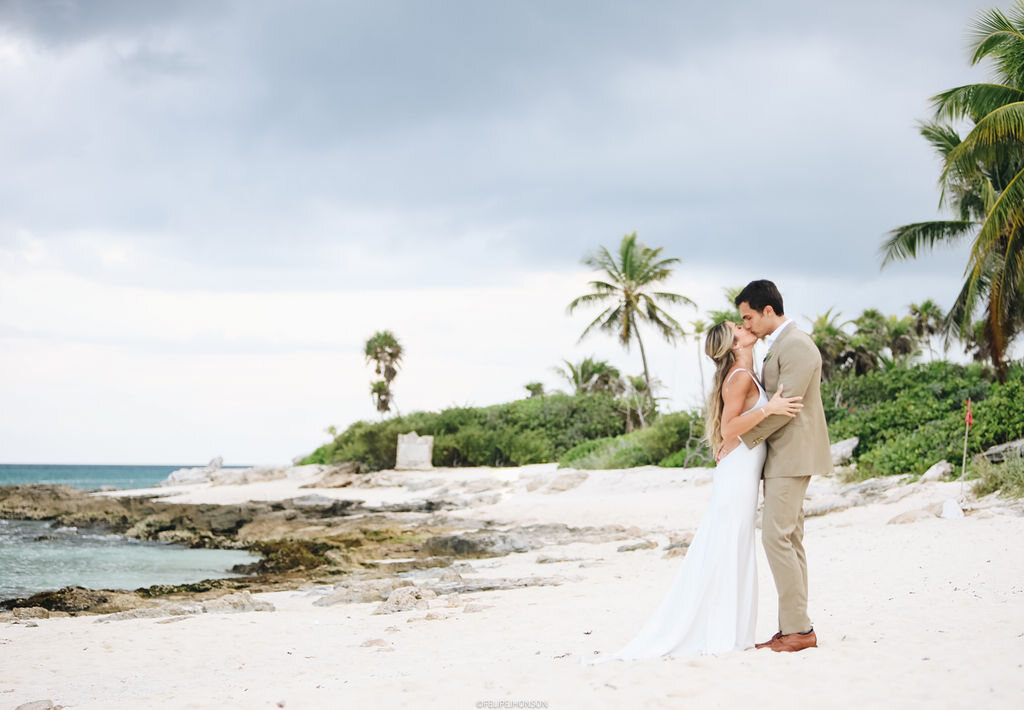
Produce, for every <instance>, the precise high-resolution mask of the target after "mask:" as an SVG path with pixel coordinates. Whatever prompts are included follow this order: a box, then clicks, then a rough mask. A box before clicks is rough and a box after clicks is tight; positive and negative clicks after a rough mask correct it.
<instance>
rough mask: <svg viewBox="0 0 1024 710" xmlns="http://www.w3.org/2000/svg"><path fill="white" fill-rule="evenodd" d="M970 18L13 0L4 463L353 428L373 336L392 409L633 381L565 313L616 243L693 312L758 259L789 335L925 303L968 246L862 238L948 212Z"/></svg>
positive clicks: (817, 6)
mask: <svg viewBox="0 0 1024 710" xmlns="http://www.w3.org/2000/svg"><path fill="white" fill-rule="evenodd" d="M993 6H996V5H993V1H992V0H990V1H989V2H975V1H971V0H901V1H900V2H896V3H893V2H889V1H886V2H883V1H882V0H862V1H861V2H858V3H821V2H812V1H806V2H803V1H799V0H780V1H779V2H774V3H764V2H760V1H754V0H731V1H729V0H727V1H724V2H720V3H715V4H710V3H703V2H691V1H687V2H682V1H677V2H635V3H623V2H594V1H588V2H582V1H580V2H550V1H549V2H481V1H480V0H465V1H462V2H414V1H413V0H406V1H404V2H386V1H381V2H374V3H368V2H341V1H337V0H335V1H330V2H328V1H326V0H325V1H323V2H307V1H301V2H300V1H297V0H289V1H288V2H284V1H283V0H282V1H279V2H269V1H260V0H246V1H244V2H243V1H241V0H237V1H230V0H194V1H188V0H183V1H180V2H174V1H167V0H164V1H161V2H155V1H154V2H143V1H140V0H91V1H89V2H84V1H83V2H79V1H77V0H23V1H20V2H18V1H10V0H7V1H5V0H0V105H2V106H3V109H2V110H0V165H2V169H0V462H55V463H69V462H83V463H119V462H125V463H195V462H205V461H206V460H208V459H210V458H212V457H213V456H216V455H222V456H224V458H225V461H226V463H228V464H247V463H278V462H286V461H288V460H290V459H291V458H292V457H293V456H295V455H298V454H303V453H306V452H308V451H310V450H312V449H313V448H314V447H315V446H317V445H318V444H320V443H322V442H324V441H325V440H326V439H327V437H326V435H325V434H324V431H323V430H324V428H325V427H326V426H328V425H331V424H333V425H336V426H338V427H339V428H343V427H345V426H347V425H348V424H349V423H351V422H353V421H355V420H358V419H360V418H374V417H375V416H376V415H375V412H374V409H373V405H372V402H371V399H370V396H369V382H370V379H371V374H372V373H371V371H370V369H369V368H367V367H366V365H365V363H364V361H363V357H362V344H363V343H364V342H365V340H366V338H367V337H369V336H370V335H372V334H373V332H374V331H376V330H379V329H384V328H388V329H391V330H393V331H394V332H395V333H396V335H397V336H398V337H399V339H400V340H401V342H402V343H403V345H404V347H405V351H406V362H405V365H404V367H403V368H402V370H401V371H400V374H399V376H398V378H397V379H396V380H395V383H394V390H395V398H396V403H397V405H398V407H399V409H400V410H401V411H403V412H405V411H411V410H415V409H438V408H441V407H445V406H448V405H452V404H460V405H461V404H479V405H486V404H492V403H496V402H502V401H508V400H510V399H515V398H518V397H520V396H522V395H523V394H525V390H524V389H523V385H524V384H525V383H527V382H529V381H532V380H541V381H543V382H545V383H546V384H547V385H548V386H549V388H554V387H557V386H558V381H557V376H556V375H555V374H554V373H553V372H552V369H551V368H552V367H553V366H555V365H557V364H560V362H561V360H562V359H563V358H568V359H571V360H578V359H580V358H582V357H584V356H586V355H596V356H598V357H603V358H607V359H609V360H612V361H613V362H614V363H615V364H616V365H618V366H619V367H620V368H621V369H623V370H624V371H626V372H630V373H638V372H639V371H640V369H641V366H640V360H639V353H638V351H636V350H635V349H634V350H633V351H632V352H626V351H625V350H623V349H622V348H620V347H619V346H618V345H617V344H616V343H615V342H614V341H613V340H612V339H611V338H609V337H607V336H603V335H595V336H591V337H590V338H588V339H587V340H586V341H584V342H583V343H579V344H577V342H576V341H577V337H578V335H579V333H580V332H582V330H583V328H584V327H585V325H586V323H587V322H589V319H588V318H587V315H588V313H586V312H581V313H579V314H577V315H576V316H572V317H570V316H568V315H566V313H565V306H566V304H567V303H568V302H569V301H570V300H571V299H572V298H573V297H575V296H576V295H579V294H580V293H582V292H584V291H585V290H586V282H587V280H588V279H589V278H590V274H589V273H588V272H587V270H586V269H585V268H584V267H583V266H581V264H580V259H581V257H582V256H583V255H584V254H586V253H587V252H589V251H591V250H592V249H594V248H595V247H596V246H597V245H600V244H604V245H607V246H609V247H613V246H614V245H616V244H617V243H618V241H619V240H620V239H621V237H622V235H623V234H625V233H628V232H632V231H638V232H639V235H640V239H641V240H642V241H644V242H646V243H647V244H649V245H651V246H661V247H664V249H665V251H664V254H665V255H666V256H674V257H679V258H680V259H681V260H682V264H681V266H680V268H679V269H678V272H677V275H676V277H675V278H674V279H673V281H672V283H671V284H670V286H671V288H672V290H675V291H677V292H679V293H683V294H685V295H687V296H689V297H690V298H692V299H694V300H695V301H697V302H698V304H699V310H694V309H677V310H676V311H674V312H675V315H676V316H677V317H678V318H679V319H680V320H682V321H689V320H692V319H694V318H696V317H698V315H699V314H700V313H701V312H703V311H704V310H707V309H710V308H718V307H721V306H723V305H724V304H725V301H724V299H723V297H722V295H721V293H722V288H723V287H727V286H742V285H743V284H744V283H745V282H747V281H748V280H750V279H753V278H763V277H767V278H772V279H774V280H775V281H776V282H777V283H778V285H779V286H780V288H781V289H782V292H783V294H784V296H785V297H786V303H787V312H788V313H789V314H790V315H792V316H793V317H794V318H796V319H797V321H798V323H800V324H801V325H802V326H806V324H807V321H806V320H805V319H803V318H802V316H813V315H814V314H817V313H821V312H823V311H825V310H826V309H828V308H830V307H835V308H837V309H838V310H840V311H841V312H842V313H843V314H844V315H846V316H850V317H852V316H855V315H856V314H858V313H859V312H860V311H861V310H863V309H864V308H867V307H878V308H881V309H882V310H884V311H886V312H890V313H900V314H902V313H905V311H906V308H907V306H908V305H909V304H910V303H911V302H912V301H920V300H923V299H925V298H933V299H935V300H937V301H938V302H939V303H941V304H942V305H944V306H948V305H949V303H951V302H952V300H953V298H954V297H955V295H956V292H957V290H958V287H959V284H960V281H961V277H962V272H963V266H964V264H965V261H966V257H965V255H964V252H963V250H959V251H958V250H955V249H954V250H944V251H941V252H939V253H936V254H935V255H932V256H928V257H926V258H921V259H919V260H917V261H916V262H912V263H909V264H905V265H897V266H896V267H893V268H888V269H886V270H885V271H883V272H880V270H879V259H878V247H879V244H880V242H881V241H882V239H883V238H884V235H885V233H886V232H887V231H888V230H890V229H892V228H893V227H895V226H898V225H900V224H905V223H908V222H915V221H921V220H927V219H934V218H936V217H938V216H940V214H941V213H940V212H939V211H938V190H937V187H936V179H937V177H938V162H937V159H936V158H935V156H934V155H933V154H932V152H931V150H930V149H929V147H928V145H927V144H926V143H925V141H924V140H923V139H922V138H921V137H920V136H919V135H918V133H917V128H916V122H917V121H918V120H920V119H924V118H927V117H928V116H929V102H928V99H929V97H931V96H932V95H934V94H935V93H937V92H939V91H941V90H943V89H946V88H950V87H952V86H957V85H960V84H964V83H970V82H976V81H984V80H986V79H987V78H988V70H987V68H986V67H971V66H970V65H969V64H968V58H967V51H966V34H967V30H968V26H969V23H970V22H971V20H972V19H973V18H974V17H976V16H977V14H978V11H979V10H980V9H983V8H988V7H993ZM1002 6H1004V7H1005V6H1007V3H1006V2H1004V3H1002ZM590 315H591V317H592V316H593V314H590ZM646 335H647V337H648V338H649V342H650V350H649V357H650V359H651V367H652V370H653V373H654V374H655V375H656V376H657V377H658V378H659V379H661V380H662V382H663V383H664V384H665V387H666V389H665V390H664V392H663V394H664V395H665V396H666V397H667V398H668V399H667V400H666V403H665V406H666V407H668V408H669V409H676V408H680V407H686V406H691V405H693V404H695V403H696V402H697V401H698V398H699V396H700V395H699V391H700V378H699V374H698V366H697V347H698V345H697V344H696V343H695V342H688V343H682V344H679V345H677V346H675V347H673V346H670V345H668V344H661V343H658V342H657V341H656V338H655V336H654V334H653V333H650V332H647V333H646Z"/></svg>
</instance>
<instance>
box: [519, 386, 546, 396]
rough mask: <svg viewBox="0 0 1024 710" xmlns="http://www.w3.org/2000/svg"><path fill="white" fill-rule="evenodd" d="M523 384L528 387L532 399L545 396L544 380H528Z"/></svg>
mask: <svg viewBox="0 0 1024 710" xmlns="http://www.w3.org/2000/svg"><path fill="white" fill-rule="evenodd" d="M523 386H524V387H525V388H526V391H527V392H529V393H530V399H534V398H536V397H543V396H544V383H543V382H527V383H526V384H525V385H523Z"/></svg>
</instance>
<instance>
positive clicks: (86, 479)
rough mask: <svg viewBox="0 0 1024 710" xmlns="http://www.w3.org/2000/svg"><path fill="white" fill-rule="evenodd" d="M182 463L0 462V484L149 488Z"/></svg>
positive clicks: (193, 465)
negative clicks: (87, 463) (130, 464)
mask: <svg viewBox="0 0 1024 710" xmlns="http://www.w3.org/2000/svg"><path fill="white" fill-rule="evenodd" d="M202 465H203V464H191V465H183V466H107V465H88V466H79V465H63V464H17V463H13V464H12V463H0V486H9V485H12V484H15V483H56V484H60V485H64V486H74V487H75V488H82V489H86V490H92V489H96V488H102V487H105V486H112V487H114V488H149V487H151V486H155V485H156V484H157V483H159V482H160V481H162V480H164V479H165V478H167V477H168V476H169V475H170V474H171V472H172V471H176V470H177V469H179V468H193V467H196V466H202Z"/></svg>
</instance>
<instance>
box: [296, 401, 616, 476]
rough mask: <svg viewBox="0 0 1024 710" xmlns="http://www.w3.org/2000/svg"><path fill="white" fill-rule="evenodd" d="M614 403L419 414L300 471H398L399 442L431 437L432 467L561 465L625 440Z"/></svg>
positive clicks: (522, 404)
mask: <svg viewBox="0 0 1024 710" xmlns="http://www.w3.org/2000/svg"><path fill="white" fill-rule="evenodd" d="M624 427H625V423H624V420H623V418H622V414H621V413H620V412H619V410H618V407H617V405H616V403H615V400H614V399H613V398H612V397H611V396H610V395H606V394H595V395H579V396H569V395H549V396H546V397H535V398H530V399H522V400H518V401H515V402H508V403H506V404H498V405H494V406H491V407H452V408H449V409H445V410H443V411H441V412H414V413H412V414H409V415H406V416H402V417H394V418H392V419H385V420H383V421H380V422H365V421H363V422H356V423H355V424H353V425H352V426H350V427H349V428H348V429H346V430H345V431H343V432H341V433H340V434H338V435H337V436H336V437H335V438H334V441H331V442H330V443H328V444H325V445H324V446H321V447H320V448H319V449H317V450H316V451H314V452H313V453H312V454H310V455H309V456H307V457H306V458H305V459H304V460H303V463H321V464H332V463H341V462H343V461H359V462H360V463H362V464H363V465H364V466H365V467H366V469H367V470H371V471H373V470H380V469H384V468H391V467H393V466H394V465H395V457H396V454H397V448H398V435H399V434H407V433H409V432H411V431H415V432H416V433H418V434H420V435H421V436H433V437H434V455H433V460H432V462H433V464H434V465H435V466H509V465H523V464H528V463H542V462H545V461H553V460H557V459H558V457H559V456H561V455H562V454H564V453H565V452H566V451H568V450H569V449H571V448H572V447H574V446H576V445H577V444H579V443H581V442H583V441H586V440H587V439H594V438H599V437H607V436H613V435H616V434H620V433H622V431H623V429H624Z"/></svg>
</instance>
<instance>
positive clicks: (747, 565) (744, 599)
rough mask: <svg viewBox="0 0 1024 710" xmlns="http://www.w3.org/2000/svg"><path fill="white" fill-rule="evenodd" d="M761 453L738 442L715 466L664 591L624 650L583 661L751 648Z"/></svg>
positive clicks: (759, 447)
mask: <svg viewBox="0 0 1024 710" xmlns="http://www.w3.org/2000/svg"><path fill="white" fill-rule="evenodd" d="M737 372H739V371H737ZM745 372H749V371H746V370H745ZM735 374H737V373H733V375H735ZM750 376H751V377H753V378H754V382H755V383H757V388H758V390H759V391H760V397H759V398H758V400H757V403H756V404H755V405H754V406H753V407H751V409H754V408H756V407H760V406H761V405H763V404H765V403H767V402H768V397H767V395H766V394H765V392H764V389H763V388H762V387H761V384H760V382H758V381H757V378H756V377H754V376H753V374H751V375H750ZM751 409H748V410H747V411H748V412H749V411H751ZM745 413H746V412H744V414H745ZM764 457H765V445H764V443H763V442H762V443H760V444H758V445H757V446H755V447H754V448H753V449H748V448H747V447H746V446H745V445H744V444H742V443H741V444H740V445H739V446H737V447H736V448H735V449H733V450H732V451H731V452H729V454H728V455H727V456H726V457H725V458H724V459H722V460H721V461H720V462H719V463H718V466H717V467H716V468H715V473H714V478H713V482H712V488H711V503H710V505H709V506H708V510H707V513H706V514H705V516H704V519H703V520H702V521H701V523H700V526H699V527H698V528H697V532H696V534H694V536H693V541H692V542H691V543H690V547H689V549H688V550H687V553H686V557H685V558H684V559H683V564H682V567H680V568H679V572H678V573H677V574H676V577H675V580H674V581H673V582H672V586H671V587H670V588H669V590H668V594H666V595H665V598H664V600H663V601H662V602H661V604H660V605H659V606H658V608H657V609H656V610H655V611H654V614H653V615H652V616H651V618H650V619H649V620H648V621H647V623H646V624H645V625H644V627H643V628H642V629H640V632H639V633H638V634H637V635H636V636H635V637H634V638H633V640H632V641H630V642H629V643H628V644H626V646H625V647H624V648H623V649H622V650H620V651H619V652H617V653H614V654H611V655H606V656H600V657H597V658H593V659H589V660H586V659H582V660H583V661H584V662H585V663H587V664H588V665H590V664H596V663H603V662H606V661H613V660H638V659H643V658H656V657H659V656H689V655H697V654H717V653H726V652H727V651H734V650H743V649H746V648H750V647H752V646H753V645H754V626H755V625H756V623H757V562H756V558H755V552H754V516H755V513H756V511H757V493H758V485H759V483H760V479H761V469H762V467H763V466H764Z"/></svg>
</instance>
